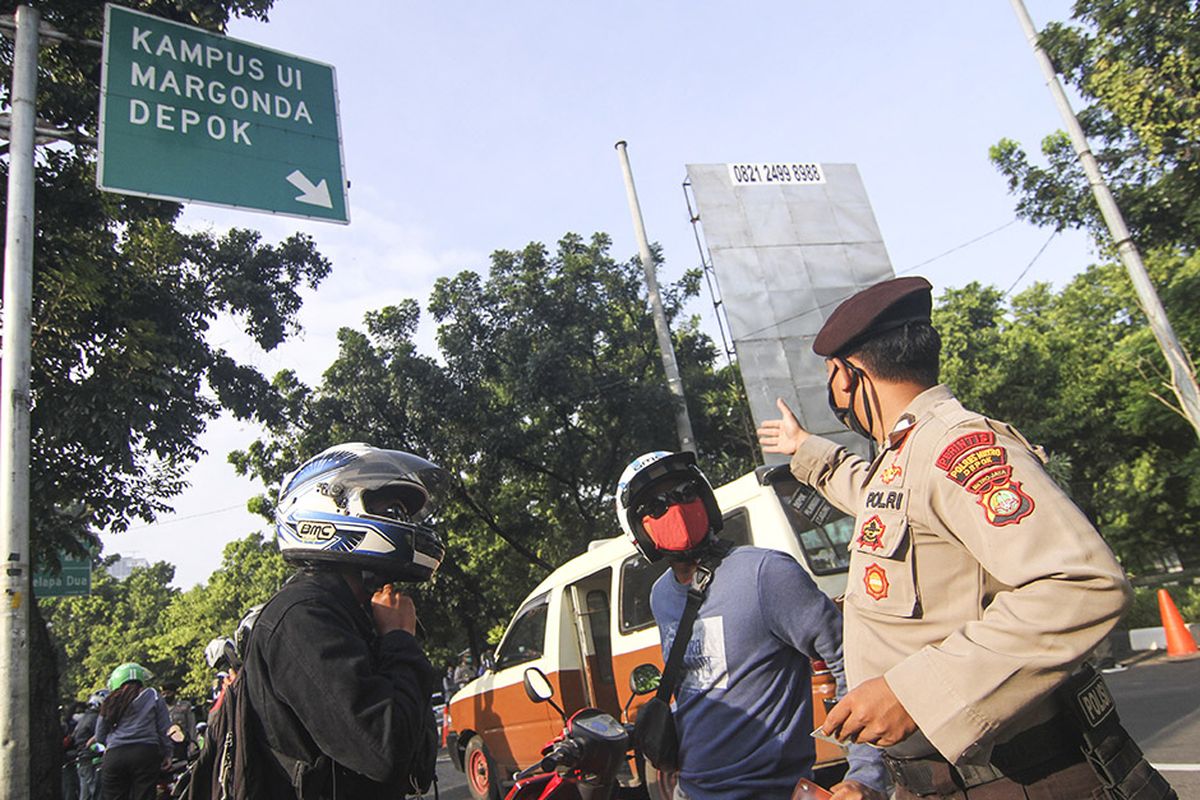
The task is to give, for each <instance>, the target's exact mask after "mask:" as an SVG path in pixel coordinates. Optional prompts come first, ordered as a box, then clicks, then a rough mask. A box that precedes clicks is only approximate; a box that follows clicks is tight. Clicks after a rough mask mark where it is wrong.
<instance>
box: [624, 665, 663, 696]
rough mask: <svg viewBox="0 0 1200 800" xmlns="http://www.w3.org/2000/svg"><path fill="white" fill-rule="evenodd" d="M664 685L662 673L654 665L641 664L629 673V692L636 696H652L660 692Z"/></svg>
mask: <svg viewBox="0 0 1200 800" xmlns="http://www.w3.org/2000/svg"><path fill="white" fill-rule="evenodd" d="M660 683H662V672H660V671H659V669H658V667H656V666H654V665H653V664H640V665H638V666H636V667H634V668H633V672H631V673H629V691H631V692H633V694H634V695H643V694H650V693H651V692H656V691H658V685H659V684H660Z"/></svg>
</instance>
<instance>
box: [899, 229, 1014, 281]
mask: <svg viewBox="0 0 1200 800" xmlns="http://www.w3.org/2000/svg"><path fill="white" fill-rule="evenodd" d="M1018 221H1019V220H1018V219H1017V218H1016V217H1013V218H1012V219H1010V220H1009V221H1008V222H1006V223H1004V224H1003V225H1001V226H1000V227H999V228H993V229H992V230H990V231H988V232H987V233H982V234H980V235H979V236H976V237H975V238H974V239H971V240H970V241H966V242H963V243H962V244H960V245H955V246H954V247H951V248H950V249H949V250H947V251H946V252H944V253H938V254H937V255H936V256H934V257H933V258H927V259H925V260H924V261H922V262H921V263H919V264H913V265H912V266H911V267H907V268H906V269H902V270H900V271H899V272H897V273H896V274H897V275H903V274H905V273H906V272H912V271H913V270H914V269H918V268H919V267H923V266H925V265H926V264H932V263H933V262H934V261H937V260H938V259H940V258H945V257H946V256H948V255H950V254H951V253H956V252H958V251H959V250H962V249H963V248H964V247H969V246H971V245H973V244H975V243H976V242H980V241H983V240H984V239H986V238H988V237H989V236H991V235H992V234H995V233H999V232H1000V231H1002V230H1004V229H1005V228H1007V227H1009V226H1010V225H1015V224H1017V222H1018Z"/></svg>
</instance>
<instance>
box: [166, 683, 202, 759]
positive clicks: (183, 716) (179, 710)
mask: <svg viewBox="0 0 1200 800" xmlns="http://www.w3.org/2000/svg"><path fill="white" fill-rule="evenodd" d="M178 694H179V684H178V683H175V682H174V681H167V682H166V683H164V684H163V686H162V699H163V702H164V703H166V704H167V714H168V716H170V718H171V725H172V726H175V727H178V728H179V732H180V734H182V739H181V740H180V741H177V742H175V750H174V752H172V754H171V756H172V758H174V759H175V760H176V761H183V760H185V759H187V758H188V757H189V756H190V755H193V754H194V753H195V752H196V711H195V709H193V708H192V704H191V703H189V702H188V701H187V700H184V699H183V698H182V697H179V696H178Z"/></svg>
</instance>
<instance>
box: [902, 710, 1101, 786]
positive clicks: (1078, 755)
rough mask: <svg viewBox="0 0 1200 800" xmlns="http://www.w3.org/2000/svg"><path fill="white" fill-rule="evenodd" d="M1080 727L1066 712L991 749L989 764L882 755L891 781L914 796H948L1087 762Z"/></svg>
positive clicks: (936, 755)
mask: <svg viewBox="0 0 1200 800" xmlns="http://www.w3.org/2000/svg"><path fill="white" fill-rule="evenodd" d="M1081 744H1082V737H1081V735H1080V732H1079V727H1078V726H1077V725H1076V724H1075V723H1074V721H1073V720H1072V719H1071V717H1070V716H1068V715H1067V714H1066V713H1059V714H1058V715H1056V716H1054V717H1052V718H1050V719H1048V720H1046V721H1045V722H1042V723H1039V724H1037V725H1034V726H1033V727H1031V728H1027V729H1026V730H1024V731H1021V732H1020V733H1018V734H1017V735H1016V736H1014V737H1013V738H1011V739H1009V740H1008V741H1007V742H1004V743H1002V744H998V745H996V746H995V748H993V749H992V758H991V761H990V762H989V763H987V764H951V763H950V762H949V761H947V760H946V759H944V758H942V757H941V756H940V755H938V754H937V753H934V754H933V755H929V756H924V757H921V758H893V757H892V756H889V755H888V754H887V753H884V754H883V761H884V764H886V765H887V769H888V772H889V773H890V774H891V776H892V780H893V781H894V782H895V783H897V784H899V785H900V786H903V787H904V788H905V789H907V790H908V791H910V792H912V793H913V794H918V795H925V794H933V795H936V794H946V793H949V792H953V791H954V790H955V788H957V789H960V790H961V789H970V788H972V787H975V786H981V785H983V784H985V783H991V782H992V781H995V780H1000V779H1001V778H1005V777H1009V776H1011V775H1013V774H1014V773H1017V772H1026V771H1028V770H1029V769H1030V768H1033V767H1038V766H1041V765H1043V764H1047V765H1048V764H1050V763H1051V762H1056V764H1055V766H1058V767H1059V768H1062V767H1067V766H1070V765H1071V764H1077V763H1079V762H1081V761H1083V760H1084V758H1085V756H1084V754H1083V751H1082V749H1081Z"/></svg>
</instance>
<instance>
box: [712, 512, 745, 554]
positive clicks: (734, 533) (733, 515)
mask: <svg viewBox="0 0 1200 800" xmlns="http://www.w3.org/2000/svg"><path fill="white" fill-rule="evenodd" d="M722 519H723V520H724V523H725V524H724V525H722V526H721V533H720V534H718V535H719V536H720V537H721V538H722V539H724V540H725V541H727V542H732V543H733V544H739V545H742V544H746V545H748V544H750V515H749V514H748V513H746V509H744V508H735V509H734V510H733V511H730V512H729V513H728V514H726V515H725V516H724V517H722Z"/></svg>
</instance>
